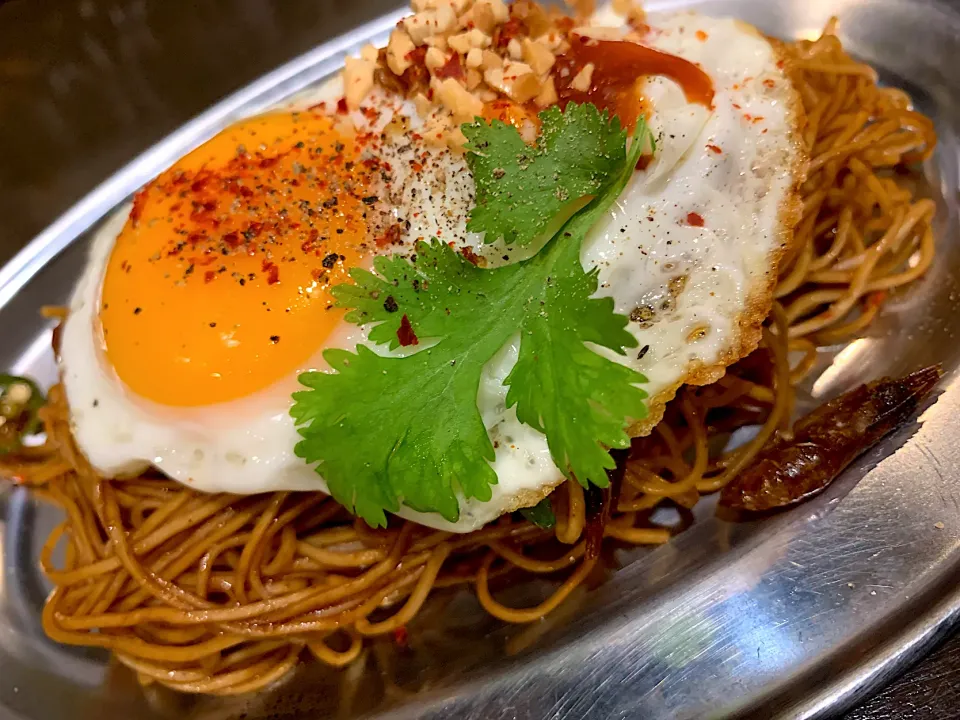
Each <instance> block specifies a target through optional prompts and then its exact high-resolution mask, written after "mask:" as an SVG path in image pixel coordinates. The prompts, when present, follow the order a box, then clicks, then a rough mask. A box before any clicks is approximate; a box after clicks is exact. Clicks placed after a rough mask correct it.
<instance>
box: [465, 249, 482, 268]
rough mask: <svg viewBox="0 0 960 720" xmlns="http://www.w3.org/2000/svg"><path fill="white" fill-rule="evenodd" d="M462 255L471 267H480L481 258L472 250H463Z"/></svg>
mask: <svg viewBox="0 0 960 720" xmlns="http://www.w3.org/2000/svg"><path fill="white" fill-rule="evenodd" d="M460 254H461V255H463V259H464V260H466V261H467V262H468V263H470V264H471V265H476V266H479V265H480V256H479V255H477V254H476V253H475V252H474V251H473V249H472V248H468V247H465V248H461V250H460Z"/></svg>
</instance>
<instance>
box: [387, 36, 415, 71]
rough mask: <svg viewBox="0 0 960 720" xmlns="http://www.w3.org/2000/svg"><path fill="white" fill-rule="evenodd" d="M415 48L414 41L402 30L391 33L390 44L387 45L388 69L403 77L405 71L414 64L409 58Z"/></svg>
mask: <svg viewBox="0 0 960 720" xmlns="http://www.w3.org/2000/svg"><path fill="white" fill-rule="evenodd" d="M414 47H415V45H414V44H413V40H411V39H410V36H409V35H407V33H405V32H404V31H403V30H401V29H400V28H396V29H394V31H393V32H391V33H390V42H388V43H387V67H389V68H390V70H391V71H392V72H393V74H394V75H403V73H404V71H405V70H406V69H407V68H408V67H410V66H411V65H412V64H413V63H412V62H410V60H409V59H408V56H409V55H410V53H411V52H412V51H413V49H414Z"/></svg>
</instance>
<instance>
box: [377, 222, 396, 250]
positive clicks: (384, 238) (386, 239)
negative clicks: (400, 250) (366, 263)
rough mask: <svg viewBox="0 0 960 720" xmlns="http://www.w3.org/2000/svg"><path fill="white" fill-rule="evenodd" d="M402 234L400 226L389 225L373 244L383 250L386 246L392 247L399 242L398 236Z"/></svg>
mask: <svg viewBox="0 0 960 720" xmlns="http://www.w3.org/2000/svg"><path fill="white" fill-rule="evenodd" d="M402 232H403V231H402V229H401V227H400V224H399V223H394V224H393V225H391V226H390V227H388V228H387V229H386V231H385V232H384V233H383V235H381V236H380V237H378V238H377V239H376V240H374V242H375V243H376V245H377V247H378V248H384V247H387V246H388V245H394V244H396V243H398V242H400V235H401V233H402Z"/></svg>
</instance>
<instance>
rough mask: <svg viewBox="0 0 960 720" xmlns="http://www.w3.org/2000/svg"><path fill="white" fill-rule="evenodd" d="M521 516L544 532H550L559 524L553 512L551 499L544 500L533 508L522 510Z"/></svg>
mask: <svg viewBox="0 0 960 720" xmlns="http://www.w3.org/2000/svg"><path fill="white" fill-rule="evenodd" d="M520 514H521V515H523V516H524V517H525V518H526V519H527V520H529V521H530V522H532V523H533V524H534V525H536V526H537V527H542V528H543V529H544V530H549V529H550V528H552V527H553V526H554V525H556V524H557V516H556V515H555V514H554V512H553V506H552V505H551V504H550V498H544V499H543V500H541V501H540V502H538V503H537V504H536V505H534V506H533V507H527V508H521V509H520Z"/></svg>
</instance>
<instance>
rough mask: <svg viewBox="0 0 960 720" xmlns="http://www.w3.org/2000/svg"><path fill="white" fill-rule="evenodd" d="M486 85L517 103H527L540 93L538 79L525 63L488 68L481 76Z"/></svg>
mask: <svg viewBox="0 0 960 720" xmlns="http://www.w3.org/2000/svg"><path fill="white" fill-rule="evenodd" d="M483 79H484V80H486V81H487V85H489V86H490V87H492V88H494V89H495V90H499V91H500V92H502V93H503V94H504V95H506V96H507V97H509V98H510V99H511V100H514V101H515V102H518V103H524V102H527V100H530V99H532V98H533V97H535V96H536V95H537V93H539V92H540V79H539V78H538V77H537V76H536V74H534V72H533V71H532V70H531V69H530V66H529V65H527V64H526V63H519V62H508V63H507V64H506V65H504V66H503V68H502V69H501V68H490V69H489V70H487V71H486V72H485V73H484V74H483Z"/></svg>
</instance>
